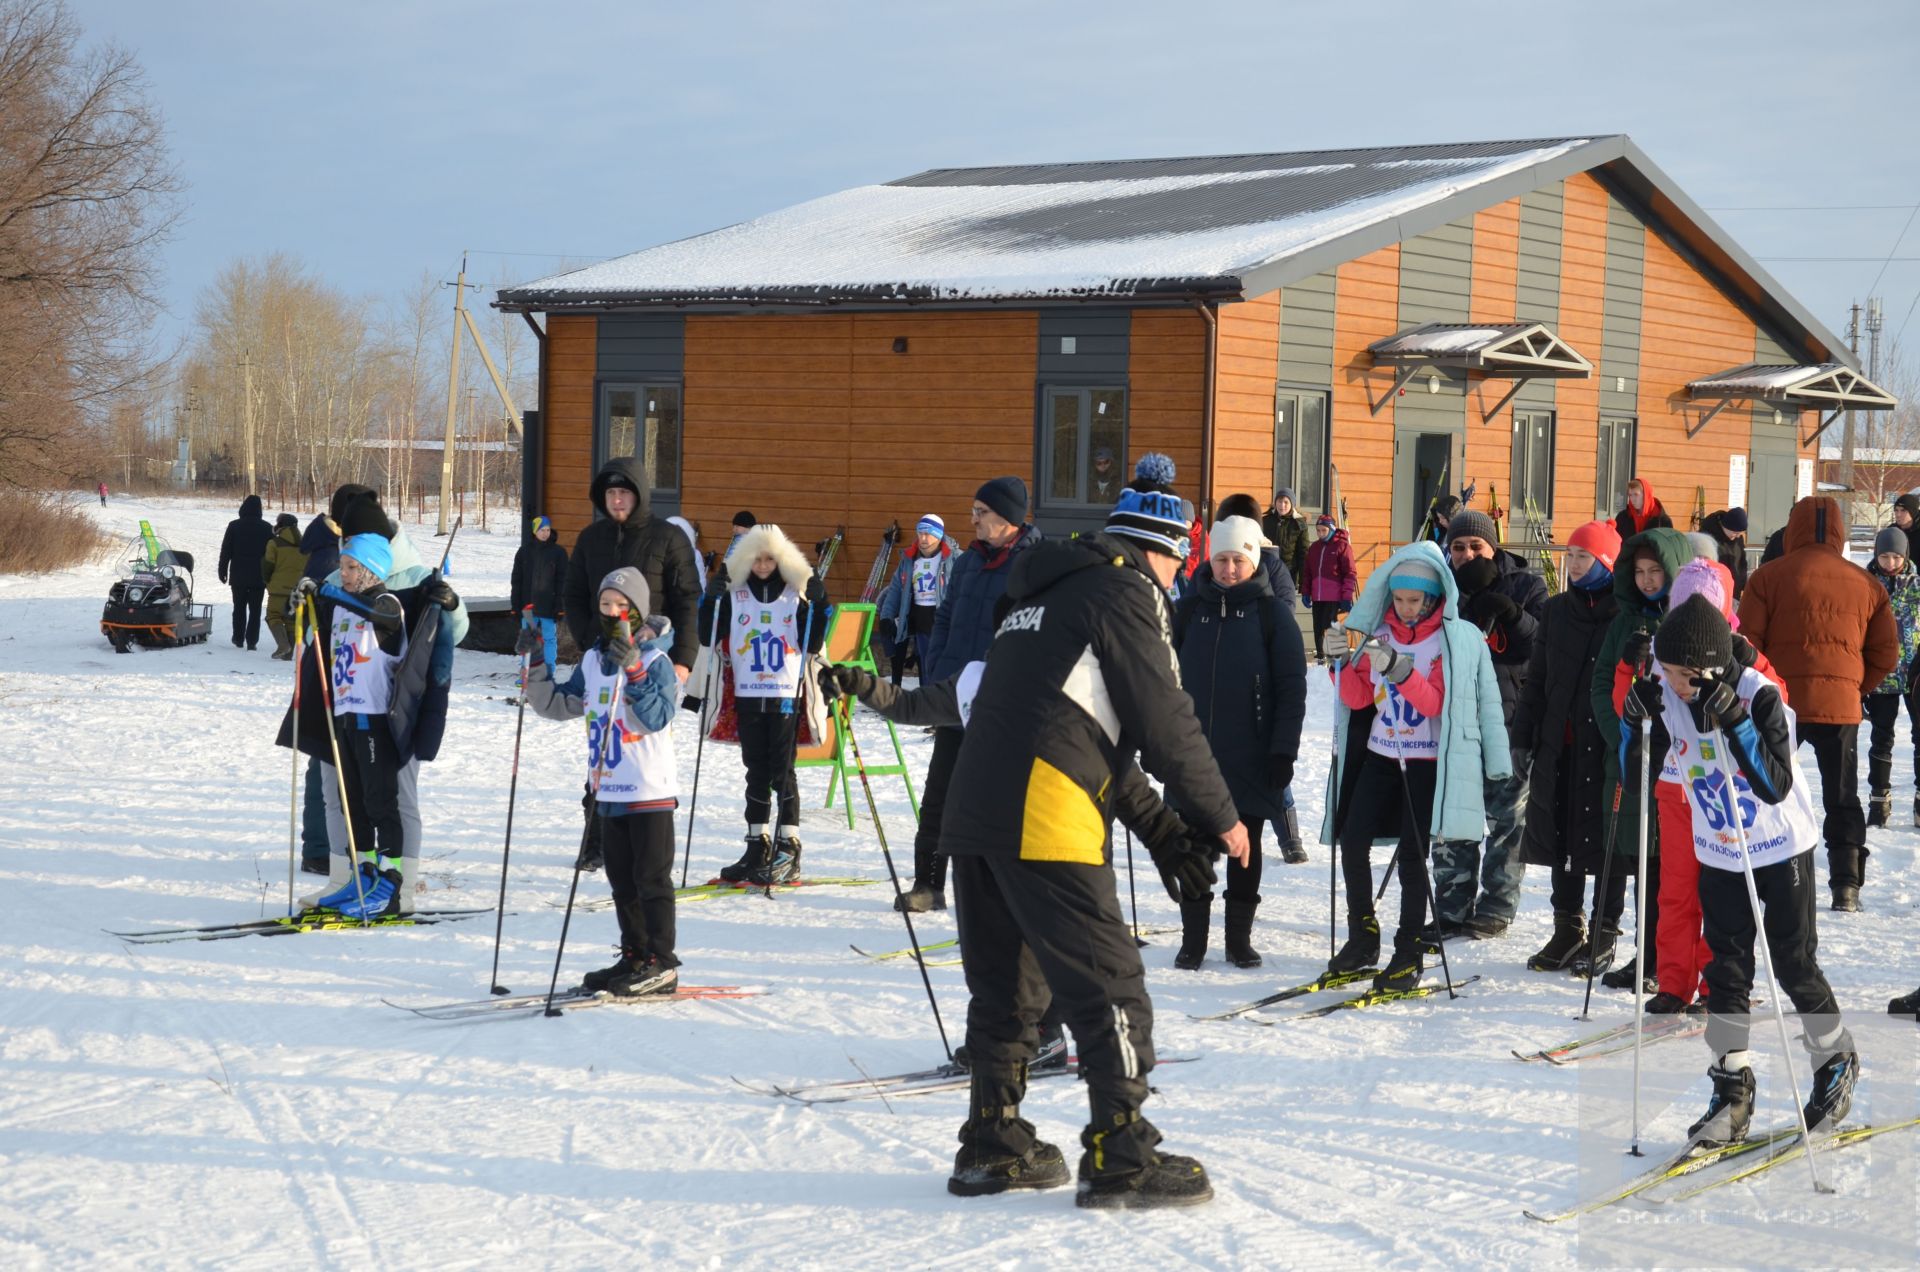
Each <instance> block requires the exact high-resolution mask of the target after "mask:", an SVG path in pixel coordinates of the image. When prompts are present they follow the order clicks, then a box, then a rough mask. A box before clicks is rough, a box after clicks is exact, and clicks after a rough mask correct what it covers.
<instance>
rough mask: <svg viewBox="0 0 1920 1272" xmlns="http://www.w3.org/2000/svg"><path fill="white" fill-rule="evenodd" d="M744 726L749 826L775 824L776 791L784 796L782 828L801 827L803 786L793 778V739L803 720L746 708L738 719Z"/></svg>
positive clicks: (742, 743)
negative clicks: (773, 816)
mask: <svg viewBox="0 0 1920 1272" xmlns="http://www.w3.org/2000/svg"><path fill="white" fill-rule="evenodd" d="M735 719H737V720H738V721H739V725H740V758H741V760H743V761H744V762H745V763H746V766H747V824H748V825H749V826H759V825H764V824H766V823H768V822H771V821H773V818H772V817H771V816H769V814H770V813H772V811H773V796H774V792H775V791H778V792H779V795H780V820H779V822H778V823H777V824H778V825H781V826H798V825H799V824H800V783H799V781H798V780H797V779H796V778H795V777H794V775H793V739H794V735H795V732H796V731H797V730H798V729H799V727H800V717H799V716H797V715H795V714H793V713H792V712H790V711H782V710H780V709H779V706H778V704H777V703H776V704H775V706H774V709H773V710H771V711H756V710H754V709H753V708H752V707H750V706H745V705H742V706H741V707H740V709H739V714H738V715H736V716H735Z"/></svg>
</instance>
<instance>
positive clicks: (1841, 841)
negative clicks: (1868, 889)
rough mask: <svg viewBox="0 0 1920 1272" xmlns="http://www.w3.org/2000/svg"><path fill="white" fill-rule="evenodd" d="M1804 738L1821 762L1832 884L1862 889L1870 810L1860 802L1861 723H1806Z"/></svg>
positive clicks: (1823, 834) (1824, 827) (1825, 836)
mask: <svg viewBox="0 0 1920 1272" xmlns="http://www.w3.org/2000/svg"><path fill="white" fill-rule="evenodd" d="M1799 730H1800V741H1801V742H1803V743H1811V744H1812V746H1813V758H1814V761H1815V762H1816V763H1817V764H1819V766H1820V799H1821V802H1822V803H1823V804H1825V805H1826V813H1827V815H1826V819H1825V821H1823V822H1822V823H1821V826H1820V837H1821V838H1823V839H1825V840H1826V841H1827V882H1828V883H1829V884H1835V885H1837V884H1843V883H1845V884H1852V885H1853V886H1854V887H1856V888H1857V887H1859V886H1860V885H1861V883H1862V882H1864V880H1865V878H1866V869H1867V814H1866V810H1865V809H1863V808H1862V807H1861V806H1860V726H1859V725H1857V724H1805V723H1803V724H1801V725H1800V726H1799Z"/></svg>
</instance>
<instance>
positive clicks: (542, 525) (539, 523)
mask: <svg viewBox="0 0 1920 1272" xmlns="http://www.w3.org/2000/svg"><path fill="white" fill-rule="evenodd" d="M529 525H530V526H531V528H532V530H533V532H534V533H535V534H539V533H540V532H541V531H542V530H551V529H553V518H552V517H549V516H546V515H544V514H542V515H541V516H538V517H535V518H534V519H533V520H532V521H531V522H530V523H529Z"/></svg>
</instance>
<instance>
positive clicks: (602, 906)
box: [547, 878, 885, 914]
mask: <svg viewBox="0 0 1920 1272" xmlns="http://www.w3.org/2000/svg"><path fill="white" fill-rule="evenodd" d="M883 882H885V880H882V879H861V878H845V879H836V878H822V879H801V880H799V881H798V882H796V883H776V884H774V885H773V887H774V890H775V891H780V890H784V889H792V888H829V887H831V888H857V887H859V886H861V885H862V884H869V883H883ZM766 891H767V889H766V888H763V887H760V886H759V885H757V884H751V883H696V884H693V885H691V886H689V887H685V888H675V889H674V890H673V896H674V900H676V901H686V902H692V901H705V900H707V899H708V898H710V897H732V896H746V895H749V894H751V895H754V896H759V895H761V894H763V893H765V892H766ZM547 904H548V905H549V906H552V907H553V908H554V909H556V910H559V909H564V908H566V904H567V903H566V902H565V901H564V900H555V899H549V900H548V901H547ZM573 908H574V909H575V910H577V911H579V912H581V913H583V914H591V913H595V912H597V911H600V910H611V909H612V908H613V898H612V897H594V898H593V899H592V900H590V901H575V902H574V903H573Z"/></svg>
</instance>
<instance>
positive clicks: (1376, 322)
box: [1333, 244, 1400, 578]
mask: <svg viewBox="0 0 1920 1272" xmlns="http://www.w3.org/2000/svg"><path fill="white" fill-rule="evenodd" d="M1336 291H1337V294H1336V299H1335V304H1334V311H1333V462H1334V463H1335V464H1336V465H1338V466H1339V469H1340V493H1341V494H1342V495H1344V496H1345V497H1346V500H1347V507H1348V510H1349V512H1350V514H1351V522H1350V524H1349V525H1348V527H1347V529H1348V533H1349V534H1350V535H1351V536H1352V539H1353V558H1354V563H1355V565H1356V566H1358V567H1359V571H1360V574H1361V576H1362V577H1363V578H1364V577H1365V576H1366V574H1367V572H1368V571H1369V570H1371V569H1373V568H1374V567H1375V566H1377V565H1380V564H1381V563H1382V562H1384V561H1385V560H1386V559H1387V553H1388V552H1389V551H1390V550H1391V549H1390V547H1389V545H1388V543H1387V534H1388V529H1389V525H1390V523H1389V520H1388V515H1389V510H1390V508H1391V507H1392V497H1393V412H1394V407H1393V403H1391V402H1389V403H1387V404H1386V405H1385V406H1382V407H1381V408H1380V413H1379V414H1378V415H1369V414H1368V413H1367V407H1368V404H1369V402H1371V401H1372V399H1373V398H1375V397H1377V396H1379V395H1380V394H1382V393H1384V392H1386V390H1387V386H1389V385H1390V384H1392V383H1393V379H1392V377H1391V376H1390V375H1389V374H1388V373H1387V372H1386V371H1385V370H1384V369H1382V370H1379V371H1375V370H1374V369H1373V360H1372V358H1371V357H1369V356H1368V354H1367V346H1368V345H1370V344H1372V343H1373V342H1374V341H1376V340H1381V339H1384V338H1386V337H1387V336H1390V335H1392V334H1393V333H1394V329H1395V325H1396V324H1397V322H1398V321H1399V312H1400V247H1399V245H1398V244H1394V245H1392V246H1389V247H1383V248H1381V249H1380V250H1378V251H1376V252H1369V253H1368V254H1367V255H1365V256H1362V257H1360V258H1359V259H1358V260H1352V261H1348V262H1347V263H1346V264H1344V265H1342V266H1341V267H1340V274H1339V281H1338V285H1337V289H1336Z"/></svg>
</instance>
